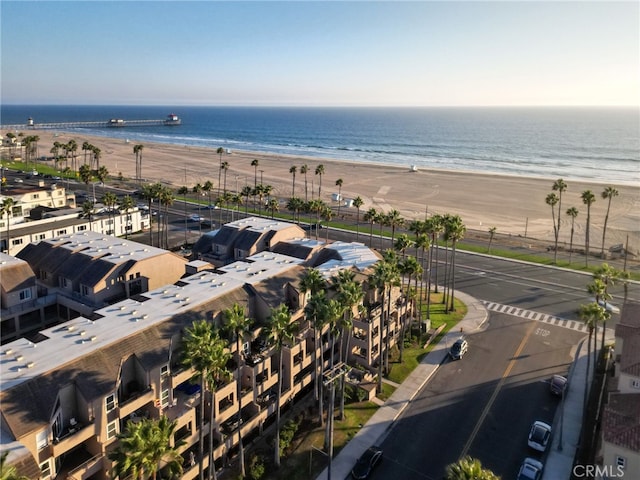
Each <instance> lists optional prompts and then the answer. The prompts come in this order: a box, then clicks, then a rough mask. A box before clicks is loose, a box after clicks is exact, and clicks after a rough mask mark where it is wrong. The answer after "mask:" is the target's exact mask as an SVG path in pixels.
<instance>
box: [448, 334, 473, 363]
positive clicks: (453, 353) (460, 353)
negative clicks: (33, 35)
mask: <svg viewBox="0 0 640 480" xmlns="http://www.w3.org/2000/svg"><path fill="white" fill-rule="evenodd" d="M468 348H469V343H468V342H467V341H466V340H465V339H464V338H459V339H458V340H456V341H455V342H453V345H451V348H450V349H449V356H450V357H451V358H452V359H453V360H461V359H462V357H464V355H465V353H467V350H468Z"/></svg>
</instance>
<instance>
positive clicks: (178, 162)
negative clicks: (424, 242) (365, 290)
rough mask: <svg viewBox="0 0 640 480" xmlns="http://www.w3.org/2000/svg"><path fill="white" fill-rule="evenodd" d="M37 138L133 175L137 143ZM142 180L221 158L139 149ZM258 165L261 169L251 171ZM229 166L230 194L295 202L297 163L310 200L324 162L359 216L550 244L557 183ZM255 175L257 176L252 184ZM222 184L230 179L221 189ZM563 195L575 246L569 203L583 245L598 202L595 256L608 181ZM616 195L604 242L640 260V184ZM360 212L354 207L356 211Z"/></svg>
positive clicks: (301, 193)
mask: <svg viewBox="0 0 640 480" xmlns="http://www.w3.org/2000/svg"><path fill="white" fill-rule="evenodd" d="M30 132H31V134H33V135H38V136H39V137H40V140H39V142H38V149H39V155H49V151H50V149H51V147H52V146H53V142H54V141H58V142H61V143H66V142H68V141H69V140H71V139H74V140H75V141H76V142H77V143H78V151H77V158H78V161H79V162H80V163H82V161H83V158H84V152H83V151H82V150H81V146H82V144H83V142H85V141H87V142H89V143H91V144H92V145H95V146H96V147H98V148H100V149H101V158H100V164H101V165H104V166H106V167H107V169H108V170H109V173H110V175H113V176H118V174H119V173H120V172H121V173H122V175H123V176H124V177H128V178H133V177H134V176H135V155H134V153H133V146H134V143H133V142H126V141H124V140H120V139H109V138H103V137H95V136H87V135H83V134H82V133H81V132H80V133H78V132H73V133H66V132H54V131H50V130H35V131H30ZM143 145H144V148H143V150H142V176H143V178H144V179H145V181H147V182H162V183H166V184H170V185H173V186H175V187H180V186H182V185H187V186H188V187H189V188H191V187H193V186H194V185H195V184H196V183H201V184H202V183H204V182H206V181H207V180H209V181H211V182H212V183H213V184H214V186H215V188H217V186H218V173H219V164H220V155H218V154H217V153H216V151H215V149H209V148H199V147H192V146H180V145H168V144H160V143H146V142H145V143H143ZM254 159H256V160H258V166H257V169H256V168H254V167H253V166H251V162H252V160H254ZM222 161H226V162H228V163H229V169H228V170H227V175H226V187H227V190H236V188H238V189H239V190H241V189H242V187H243V186H245V185H250V186H252V187H253V185H254V181H256V180H257V182H258V183H263V184H268V185H271V186H272V187H273V194H274V195H276V196H278V197H281V198H289V197H291V196H292V189H293V177H292V174H291V173H289V169H290V168H291V167H292V166H296V167H297V173H296V178H295V195H296V196H298V197H301V198H305V176H304V175H303V174H301V173H300V167H301V166H302V165H307V167H308V172H307V175H306V180H307V194H308V196H309V198H311V195H312V193H311V192H312V189H313V191H314V192H315V196H317V194H318V189H319V186H320V185H319V184H320V176H319V175H315V173H314V172H315V169H316V167H317V166H318V165H320V164H322V165H324V169H325V173H324V174H323V175H322V190H321V193H322V195H321V196H322V199H323V200H324V201H326V202H327V203H329V204H332V205H337V203H336V202H333V201H332V194H334V193H337V192H338V187H337V186H336V180H338V179H342V180H343V185H342V196H343V197H344V198H355V197H357V196H360V197H361V198H362V199H363V200H364V205H363V206H362V208H361V212H362V213H364V212H365V211H366V210H368V209H369V208H372V207H373V208H375V209H377V210H379V211H380V210H383V211H389V210H391V209H396V210H398V211H399V212H400V214H401V215H402V216H403V217H404V218H406V219H424V217H425V213H427V214H429V215H431V214H434V213H440V214H443V213H451V214H457V215H460V216H461V217H462V219H463V221H464V223H465V224H466V226H467V229H469V230H481V231H482V230H484V231H488V230H489V229H490V228H492V227H495V228H496V232H497V233H502V234H507V233H508V234H511V235H516V236H525V234H526V236H527V237H531V238H536V239H548V240H549V241H551V242H552V241H553V224H552V219H551V208H550V207H549V206H548V205H547V204H546V203H545V198H546V196H547V194H549V193H550V192H551V191H552V185H553V182H554V181H555V180H557V179H556V178H548V179H543V178H529V177H519V176H507V175H493V174H481V173H466V172H459V171H443V170H427V169H420V170H419V171H411V168H410V166H409V165H407V167H406V168H403V167H395V166H385V165H380V164H367V163H353V162H347V161H336V160H333V159H320V158H315V157H297V156H286V155H275V154H264V153H255V152H241V151H232V152H230V153H228V154H227V153H226V152H225V153H224V154H223V155H222ZM256 177H257V178H256ZM223 182H224V173H223V175H222V177H221V183H223ZM565 182H566V183H567V185H568V189H567V191H565V192H564V193H563V197H562V212H563V215H562V224H561V228H560V241H564V242H567V243H568V242H569V239H570V229H571V219H570V217H568V216H566V215H565V214H564V212H566V210H567V209H568V208H570V207H576V208H577V209H578V211H579V214H578V217H577V218H576V220H575V233H574V240H573V241H574V245H575V244H578V245H583V244H584V240H585V233H584V232H585V222H586V217H587V208H586V205H583V203H582V200H581V198H580V195H581V193H582V192H583V191H585V190H591V191H592V192H593V193H594V195H595V196H596V201H595V203H594V204H593V205H592V206H591V241H590V243H591V250H592V251H594V250H599V249H600V247H601V244H602V227H603V224H604V219H605V215H606V212H607V203H608V201H607V200H604V199H602V197H601V193H602V191H603V190H604V187H605V186H606V185H604V184H596V183H586V182H578V181H575V182H574V181H571V180H568V179H565ZM613 186H614V187H615V188H616V189H617V190H618V191H619V196H617V197H615V198H614V199H613V200H612V202H611V210H610V213H609V220H608V226H607V234H606V242H605V243H606V246H607V247H608V246H610V245H613V244H620V243H623V244H624V243H625V242H626V241H627V238H628V241H629V249H630V251H632V252H634V253H636V254H638V250H639V248H640V186H638V187H633V186H628V185H613ZM352 210H354V211H355V209H353V208H352Z"/></svg>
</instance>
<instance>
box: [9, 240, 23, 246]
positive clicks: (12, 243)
mask: <svg viewBox="0 0 640 480" xmlns="http://www.w3.org/2000/svg"><path fill="white" fill-rule="evenodd" d="M11 245H14V246H15V245H22V239H21V238H15V239H13V240H11Z"/></svg>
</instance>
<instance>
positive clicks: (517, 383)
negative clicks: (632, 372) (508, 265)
mask: <svg viewBox="0 0 640 480" xmlns="http://www.w3.org/2000/svg"><path fill="white" fill-rule="evenodd" d="M583 336H584V334H583V333H581V332H577V331H574V330H570V329H565V328H561V327H556V326H546V325H543V324H540V323H539V322H537V321H534V320H526V319H522V318H519V317H514V316H511V315H505V314H492V315H491V318H490V320H489V323H488V325H487V327H486V329H485V330H484V331H482V332H479V333H476V334H474V335H470V336H468V339H469V351H468V353H467V355H466V356H465V357H464V358H463V359H462V360H460V361H450V360H449V361H447V362H446V363H444V364H443V365H442V366H441V367H440V368H439V369H438V371H437V373H436V374H435V376H434V377H433V378H432V379H431V380H430V381H429V382H428V383H427V384H426V386H425V387H424V389H423V390H422V391H421V392H420V393H419V394H418V395H417V397H416V399H415V400H414V401H413V402H412V403H411V404H410V405H409V407H408V408H407V410H406V411H405V413H404V414H403V416H402V417H401V419H400V420H399V421H397V422H396V424H395V425H394V426H393V428H392V429H391V430H390V432H389V434H388V435H387V437H386V438H385V440H384V441H383V443H382V448H383V450H384V452H385V454H384V461H383V462H382V464H381V465H380V467H379V468H378V469H377V470H376V471H375V473H374V475H373V477H372V478H374V479H385V478H402V479H438V480H439V479H441V478H442V477H443V475H444V472H445V467H446V465H448V464H449V463H452V462H455V461H456V460H457V459H458V458H459V457H460V456H461V455H465V454H468V455H471V456H472V457H475V458H479V459H480V460H481V461H482V463H483V465H485V466H486V467H487V468H490V469H491V470H493V471H494V472H495V473H496V474H498V475H501V476H502V478H515V476H516V475H517V472H518V468H519V466H520V463H521V461H522V460H523V459H524V458H525V457H526V456H534V457H538V458H540V457H539V456H538V455H536V454H535V453H534V452H532V451H530V450H529V449H528V447H527V435H528V432H529V428H530V426H531V423H532V422H533V421H535V420H543V421H546V422H547V423H550V424H552V423H553V418H554V414H555V411H556V407H557V406H558V404H559V400H558V399H557V398H555V397H552V396H551V395H550V393H549V389H548V388H549V387H548V383H547V381H548V379H549V378H550V376H551V375H553V374H554V373H561V374H566V373H567V371H568V369H569V365H570V362H571V359H572V357H571V355H572V349H573V347H574V345H575V344H576V343H577V342H578V341H579V340H580V338H582V337H583ZM573 388H578V386H577V385H576V386H573Z"/></svg>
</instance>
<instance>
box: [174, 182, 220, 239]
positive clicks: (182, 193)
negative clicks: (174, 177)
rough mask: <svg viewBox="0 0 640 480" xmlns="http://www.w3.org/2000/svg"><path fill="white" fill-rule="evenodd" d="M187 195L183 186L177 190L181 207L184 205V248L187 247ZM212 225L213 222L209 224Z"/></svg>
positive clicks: (187, 192) (186, 188)
mask: <svg viewBox="0 0 640 480" xmlns="http://www.w3.org/2000/svg"><path fill="white" fill-rule="evenodd" d="M188 194H189V187H187V186H186V185H183V186H182V187H180V188H179V189H178V195H182V205H184V246H185V248H186V246H187V231H188V227H187V195H188ZM211 225H213V222H211Z"/></svg>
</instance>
